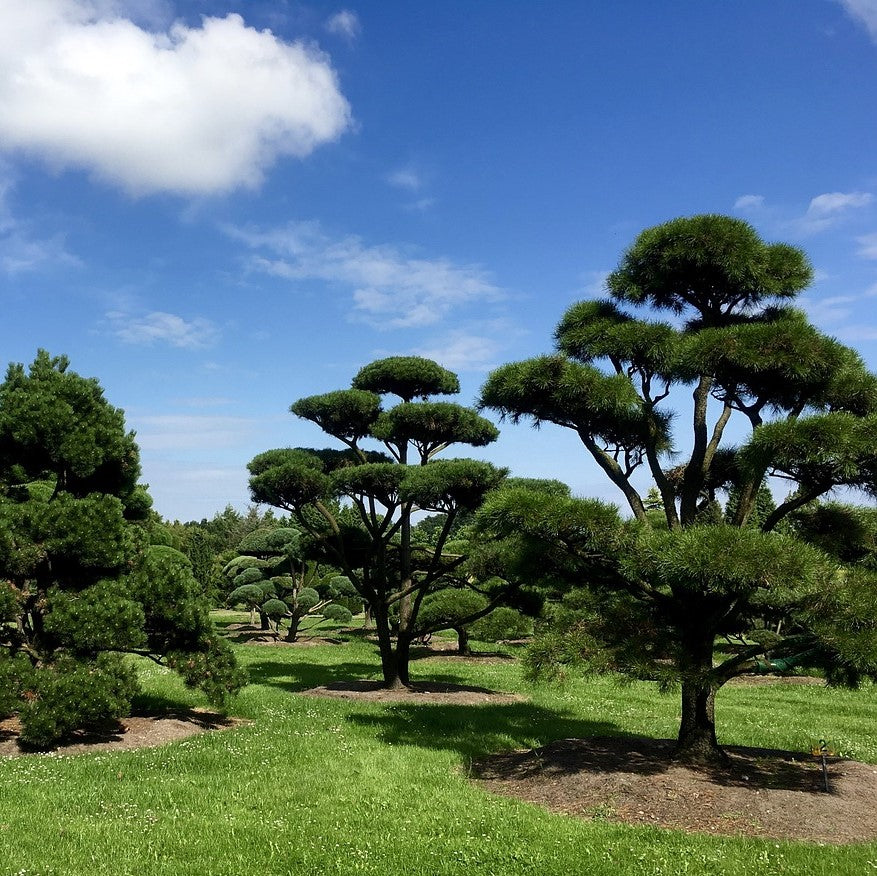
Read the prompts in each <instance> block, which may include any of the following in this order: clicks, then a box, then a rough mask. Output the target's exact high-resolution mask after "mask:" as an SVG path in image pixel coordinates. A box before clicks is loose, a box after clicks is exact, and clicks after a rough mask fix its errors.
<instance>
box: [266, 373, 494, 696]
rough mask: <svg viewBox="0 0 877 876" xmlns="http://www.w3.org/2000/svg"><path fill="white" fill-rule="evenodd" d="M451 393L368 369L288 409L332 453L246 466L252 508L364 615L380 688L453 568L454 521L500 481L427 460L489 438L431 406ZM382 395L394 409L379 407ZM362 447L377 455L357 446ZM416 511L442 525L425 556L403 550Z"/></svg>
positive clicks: (485, 427)
mask: <svg viewBox="0 0 877 876" xmlns="http://www.w3.org/2000/svg"><path fill="white" fill-rule="evenodd" d="M456 392H459V383H458V381H457V378H456V376H455V375H454V374H453V373H452V372H450V371H448V370H446V369H444V368H442V367H441V366H440V365H438V364H437V363H435V362H433V361H431V360H429V359H423V358H420V357H416V356H402V357H390V358H388V359H381V360H378V361H376V362H373V363H371V364H370V365H367V366H365V367H364V368H363V369H361V370H360V372H359V373H358V374H357V375H356V377H355V378H354V380H353V384H352V387H351V388H350V389H346V390H338V391H336V392H329V393H326V394H324V395H318V396H310V397H307V398H303V399H300V400H299V401H297V402H295V404H293V405H292V408H291V409H292V412H293V413H294V414H296V415H298V416H299V417H302V418H303V419H306V420H309V421H310V422H312V423H314V424H316V425H317V426H319V427H320V428H321V429H322V430H323V432H325V433H326V434H327V435H328V436H330V437H332V438H334V439H336V440H337V441H338V442H339V443H340V444H341V445H342V448H343V449H337V450H336V449H330V450H308V449H303V448H296V449H286V450H270V451H267V452H266V453H263V454H260V455H259V456H257V457H256V458H255V459H254V460H253V461H252V462H251V463H250V467H249V468H250V474H251V475H252V477H251V479H250V489H251V492H252V496H253V499H254V501H257V502H264V503H266V504H270V505H273V506H275V507H278V508H282V509H284V510H285V511H288V512H290V513H291V514H292V515H293V517H294V519H295V521H296V524H297V525H298V526H300V527H301V528H302V529H303V530H304V531H305V532H307V533H308V534H309V535H310V536H311V539H312V542H311V544H312V549H313V550H314V551H315V552H316V553H318V554H320V555H322V556H323V557H325V558H326V559H327V560H328V562H330V563H331V564H332V565H333V566H335V567H336V568H338V569H340V570H341V571H342V572H343V574H344V575H345V576H346V577H347V578H348V579H349V580H350V582H351V584H352V586H353V587H354V588H355V589H356V591H357V593H359V595H360V596H361V597H362V599H363V600H364V601H365V602H366V603H367V604H368V605H369V606H370V608H371V610H372V613H373V617H374V622H375V628H376V631H377V636H378V643H379V647H380V652H381V666H382V671H383V676H384V682H385V684H386V685H387V686H390V687H395V686H403V685H406V684H408V660H409V650H410V646H411V642H412V641H413V639H414V638H416V637H417V635H418V624H417V617H418V614H419V612H420V610H421V606H422V604H423V602H424V600H425V598H426V597H427V596H428V595H429V594H431V593H434V592H435V591H437V590H440V589H442V588H443V587H445V586H447V585H448V583H449V582H450V581H451V580H452V579H453V575H454V572H455V571H456V570H457V569H458V568H459V567H460V566H461V565H462V563H463V562H464V560H465V556H460V555H449V554H446V552H445V550H444V548H445V545H446V542H447V541H448V536H449V533H450V532H451V530H452V528H453V526H454V523H455V521H456V520H457V517H458V516H459V515H460V514H462V513H464V512H467V511H471V510H473V509H475V508H477V507H478V505H479V504H480V503H481V501H482V499H483V497H484V495H485V493H486V492H487V491H488V490H490V489H492V488H493V487H495V486H496V485H497V484H498V483H499V482H500V481H501V480H502V478H503V477H504V472H502V471H500V470H498V469H496V468H494V467H493V466H492V465H490V464H488V463H485V462H479V461H476V460H471V459H448V460H440V459H436V456H437V455H438V454H440V453H441V452H442V451H444V450H446V449H447V448H449V447H451V446H452V445H454V444H469V445H470V446H474V447H480V446H483V445H486V444H489V443H490V442H492V441H493V440H495V438H496V436H497V430H496V427H495V426H494V425H493V424H492V423H490V422H489V421H488V420H486V419H484V418H483V417H481V416H479V415H478V414H477V413H476V412H475V411H473V410H471V409H470V408H466V407H463V406H462V405H458V404H454V403H451V402H444V401H433V400H431V399H432V397H434V396H437V395H439V396H440V395H449V394H453V393H456ZM386 396H390V397H393V396H395V397H396V399H397V400H398V401H397V403H396V404H394V405H393V406H391V407H388V408H384V405H383V401H382V397H386ZM368 440H372V441H377V442H379V443H380V445H382V446H383V452H375V451H370V450H368V449H367V448H366V447H365V446H363V443H364V442H365V441H368ZM418 511H427V512H432V513H435V514H440V515H442V518H443V523H442V527H441V531H440V533H439V535H438V537H437V538H436V540H435V543H434V544H433V545H430V546H426V545H419V546H417V549H415V546H414V545H413V543H412V515H414V514H416V513H417V512H418ZM455 583H456V582H455ZM394 633H395V636H394Z"/></svg>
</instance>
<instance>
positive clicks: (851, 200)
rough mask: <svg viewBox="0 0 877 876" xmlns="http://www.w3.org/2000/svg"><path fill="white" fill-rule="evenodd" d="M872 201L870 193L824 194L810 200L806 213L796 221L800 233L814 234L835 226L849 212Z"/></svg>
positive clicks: (872, 197)
mask: <svg viewBox="0 0 877 876" xmlns="http://www.w3.org/2000/svg"><path fill="white" fill-rule="evenodd" d="M873 201H874V196H873V195H872V194H871V193H870V192H826V193H825V194H822V195H817V196H816V197H815V198H813V199H811V201H810V204H809V206H808V207H807V212H806V213H805V214H804V215H803V216H802V217H801V218H800V219H799V220H797V225H798V228H799V230H800V231H802V232H803V233H805V234H815V233H817V232H819V231H825V230H826V229H827V228H831V227H833V226H834V225H837V224H838V223H839V222H840V221H841V220H842V219H843V218H844V217H845V216H846V215H847V214H848V213H849V212H850V211H851V210H859V209H861V208H862V207H867V206H869V205H870V204H871V203H873Z"/></svg>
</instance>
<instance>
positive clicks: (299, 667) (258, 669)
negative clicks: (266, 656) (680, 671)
mask: <svg viewBox="0 0 877 876" xmlns="http://www.w3.org/2000/svg"><path fill="white" fill-rule="evenodd" d="M247 672H248V673H249V675H250V682H251V683H252V684H266V685H271V686H272V687H279V688H280V689H281V690H288V691H292V692H293V693H298V692H300V691H303V690H308V688H312V687H320V686H321V685H326V684H332V683H333V682H339V681H348V680H350V679H351V678H363V679H376V678H379V677H380V673H381V670H380V667H379V666H378V667H376V666H375V664H374V663H352V662H345V663H333V664H319V663H304V662H302V663H286V662H283V661H281V660H257V661H254V662H253V663H249V664H247Z"/></svg>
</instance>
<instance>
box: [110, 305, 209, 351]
mask: <svg viewBox="0 0 877 876" xmlns="http://www.w3.org/2000/svg"><path fill="white" fill-rule="evenodd" d="M106 316H107V320H108V321H109V323H110V326H111V331H112V333H113V334H114V335H115V336H116V337H117V338H118V339H119V340H120V341H122V342H124V343H126V344H134V345H137V346H152V345H154V344H167V345H169V346H171V347H179V348H182V349H189V350H193V349H201V348H204V347H209V346H211V345H212V344H213V343H215V342H216V340H217V339H218V337H219V330H218V329H217V328H216V326H215V325H214V324H213V323H212V322H210V321H209V320H207V319H203V318H201V317H196V318H195V319H192V320H186V319H183V317H181V316H177V315H176V314H174V313H165V312H163V311H160V310H156V311H153V312H152V313H147V314H145V315H144V316H132V315H131V314H129V313H125V312H122V311H118V310H115V311H110V312H109V313H107V315H106Z"/></svg>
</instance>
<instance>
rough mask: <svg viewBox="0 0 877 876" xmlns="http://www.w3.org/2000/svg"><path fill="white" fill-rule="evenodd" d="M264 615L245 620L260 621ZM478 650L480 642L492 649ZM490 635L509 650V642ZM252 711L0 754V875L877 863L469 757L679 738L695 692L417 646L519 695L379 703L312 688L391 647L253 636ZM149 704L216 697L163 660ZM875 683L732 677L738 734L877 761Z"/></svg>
mask: <svg viewBox="0 0 877 876" xmlns="http://www.w3.org/2000/svg"><path fill="white" fill-rule="evenodd" d="M242 619H243V620H246V615H243V616H242ZM476 647H477V646H476ZM482 650H490V651H495V650H496V649H495V648H494V646H487V645H485V646H482ZM238 653H239V655H240V657H241V660H242V661H243V662H244V663H245V664H247V666H248V668H249V671H250V674H251V679H252V682H253V683H252V684H251V685H250V686H249V687H248V688H246V689H245V690H244V692H243V693H242V694H241V695H240V696H239V697H238V699H237V700H236V702H235V704H234V708H233V711H234V713H235V714H237V715H240V716H242V717H246V718H249V719H251V720H252V722H253V723H252V724H249V725H247V726H243V727H240V728H238V729H234V730H228V731H223V732H218V733H208V734H203V735H201V736H197V737H192V738H189V739H187V740H184V741H181V742H177V743H174V744H171V745H168V746H166V747H163V748H156V749H144V750H141V751H134V752H119V753H112V754H107V753H103V754H101V753H96V754H93V755H82V756H76V757H57V756H51V755H49V756H46V755H41V756H31V757H27V758H18V759H14V760H7V761H3V762H0V788H2V792H0V874H2V876H7V874H19V873H21V874H28V876H31V874H42V876H48V874H83V876H103V874H108V876H109V874H113V876H124V874H137V876H141V874H146V876H152V874H168V876H170V874H173V876H186V874H191V876H195V874H197V876H210V874H298V873H301V874H348V873H372V874H382V876H384V874H397V873H398V874H424V876H427V874H429V876H432V874H452V873H454V874H456V873H460V874H463V873H465V874H530V873H532V874H537V873H538V874H585V873H595V874H676V873H704V874H719V873H721V874H725V873H729V874H737V873H739V874H746V876H752V874H759V876H760V874H774V873H787V874H797V873H825V874H838V873H844V874H845V873H849V874H859V873H868V872H871V871H872V870H873V869H874V864H875V863H877V845H869V846H854V847H846V848H834V847H819V846H816V845H805V844H797V843H777V842H773V841H761V840H753V839H717V838H714V837H706V836H689V835H686V834H683V833H680V832H672V831H662V830H658V829H654V828H644V827H627V826H623V825H614V824H611V823H607V822H605V821H594V822H585V821H581V820H577V819H574V818H571V817H565V816H560V815H551V814H549V813H547V812H545V811H543V810H541V809H539V808H538V807H535V806H531V805H527V804H523V803H517V802H515V801H513V800H509V799H505V798H500V797H494V796H492V795H489V794H487V793H485V792H483V791H482V790H480V789H479V788H477V787H475V786H473V785H471V784H470V783H469V782H468V781H467V779H466V776H465V771H466V764H467V762H468V761H469V759H470V758H472V757H476V756H478V755H480V754H484V753H488V752H490V751H496V750H501V749H504V748H510V747H530V746H533V745H537V744H541V743H545V742H547V741H549V740H552V739H557V738H565V737H571V736H586V735H592V734H611V733H636V734H648V735H653V736H658V737H669V736H673V735H674V734H675V731H676V724H677V721H678V704H677V697H675V696H673V695H665V696H662V695H659V694H658V693H657V692H656V691H655V689H654V688H653V687H651V686H649V685H645V684H634V685H630V686H626V687H622V686H619V685H618V684H616V683H615V682H614V681H612V680H611V679H607V678H597V679H591V680H587V681H580V682H574V683H569V684H568V685H567V686H566V687H564V688H546V687H542V688H539V689H533V688H531V687H529V686H528V685H527V684H526V683H525V682H524V681H523V679H522V677H521V673H520V669H519V666H518V664H517V663H516V662H515V661H513V660H502V661H496V662H490V663H487V662H485V663H478V662H463V661H460V660H449V659H443V658H440V657H429V658H425V659H420V660H416V661H415V662H414V663H413V665H412V674H413V676H414V677H415V678H424V679H426V678H430V679H438V680H443V681H449V682H456V683H460V684H470V685H477V686H480V687H488V688H493V689H497V690H506V691H518V692H520V693H523V694H524V695H525V696H526V697H527V699H526V700H525V701H524V702H519V703H511V704H507V705H481V706H452V705H409V704H385V705H379V704H368V703H353V702H349V701H341V700H330V699H316V698H312V697H306V696H301V695H299V692H300V691H302V690H304V689H306V688H308V687H312V686H315V685H318V684H325V683H327V682H330V681H335V680H340V679H347V678H378V677H379V675H380V671H379V664H378V660H377V656H376V653H375V648H374V645H373V643H371V642H369V641H366V640H364V639H363V638H362V637H356V636H354V637H351V640H350V641H348V642H347V643H345V644H338V645H331V644H328V645H320V646H310V647H304V648H289V647H270V646H260V645H249V646H245V647H239V648H238ZM144 685H145V687H146V690H147V692H148V693H147V697H145V698H144V701H143V703H141V705H142V704H152V705H153V706H156V705H159V704H162V703H165V704H167V703H174V704H178V705H179V704H189V705H200V704H202V703H201V701H200V700H199V699H198V695H197V694H194V693H192V692H191V691H188V690H186V689H185V688H184V687H183V685H182V684H181V683H180V682H179V680H178V679H177V678H176V677H175V676H173V675H172V674H170V673H166V672H164V671H162V670H160V669H159V668H158V667H155V666H145V667H144ZM873 696H874V692H873V689H870V688H869V689H866V690H862V691H858V692H844V691H832V690H827V689H824V688H821V687H818V686H813V685H807V686H804V685H802V686H793V685H783V686H776V687H727V688H725V689H723V690H722V692H721V693H720V694H719V697H718V703H717V713H718V715H717V717H718V722H719V730H720V737H721V741H722V742H724V743H727V744H745V745H759V746H766V747H779V748H791V749H796V750H802V751H803V750H805V749H809V745H810V743H811V741H812V740H814V739H819V738H823V737H824V738H826V739H828V740H830V742H831V743H832V746H833V747H835V748H837V749H840V750H841V751H843V752H844V753H845V754H848V755H850V756H852V757H855V758H858V759H862V760H868V761H871V762H877V724H875V722H874V707H873Z"/></svg>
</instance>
